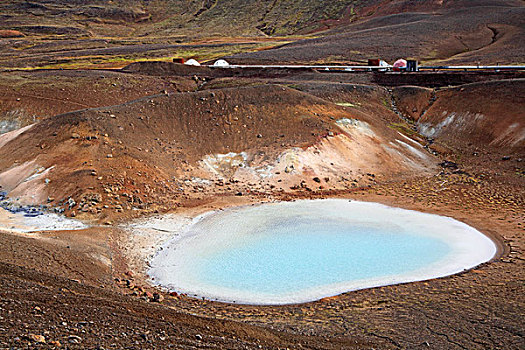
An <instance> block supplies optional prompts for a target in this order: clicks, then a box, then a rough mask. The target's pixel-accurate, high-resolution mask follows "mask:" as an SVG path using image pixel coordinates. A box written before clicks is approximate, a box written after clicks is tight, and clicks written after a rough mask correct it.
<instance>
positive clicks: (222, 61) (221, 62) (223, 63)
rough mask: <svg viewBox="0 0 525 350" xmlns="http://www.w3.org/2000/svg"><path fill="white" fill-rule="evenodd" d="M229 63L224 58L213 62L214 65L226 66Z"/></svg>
mask: <svg viewBox="0 0 525 350" xmlns="http://www.w3.org/2000/svg"><path fill="white" fill-rule="evenodd" d="M229 65H230V64H229V63H228V62H227V61H226V60H217V61H215V63H214V64H213V66H214V67H228V66H229Z"/></svg>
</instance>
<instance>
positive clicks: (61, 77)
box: [0, 70, 198, 134]
mask: <svg viewBox="0 0 525 350" xmlns="http://www.w3.org/2000/svg"><path fill="white" fill-rule="evenodd" d="M197 86H198V85H197V84H196V83H195V81H193V80H192V79H191V78H190V77H187V78H185V77H181V76H179V77H169V78H168V77H162V78H161V77H153V76H144V75H140V76H139V75H136V76H131V75H129V74H122V73H119V72H118V71H98V72H97V71H65V70H62V71H32V72H11V73H4V74H2V76H1V77H0V134H2V133H4V132H7V131H11V130H15V129H17V128H21V127H24V126H27V125H29V124H32V123H34V122H36V121H38V120H41V119H43V118H47V117H50V116H54V115H57V114H63V113H67V112H72V111H75V110H79V109H86V108H94V107H100V106H110V105H115V104H120V103H124V102H126V101H130V100H134V99H137V98H140V97H144V96H149V95H153V94H157V93H160V92H161V91H167V92H182V91H193V90H195V89H196V88H197Z"/></svg>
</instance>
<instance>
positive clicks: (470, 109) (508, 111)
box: [395, 79, 525, 154]
mask: <svg viewBox="0 0 525 350" xmlns="http://www.w3.org/2000/svg"><path fill="white" fill-rule="evenodd" d="M395 93H396V96H397V97H396V99H397V100H398V104H399V106H400V110H401V111H402V112H403V113H405V115H407V116H410V117H411V118H413V120H414V121H415V122H416V126H417V128H418V130H419V131H420V132H421V133H422V134H423V135H425V136H427V137H430V138H435V139H438V140H440V141H442V142H445V143H447V144H449V145H450V146H454V147H456V148H458V149H464V148H466V146H472V145H475V146H477V147H481V148H487V149H492V150H496V149H500V150H504V151H505V152H507V153H509V154H510V153H518V154H523V152H524V150H525V123H524V120H525V113H524V110H523V105H524V104H525V99H524V97H523V96H524V94H525V80H523V79H516V80H503V81H492V82H485V83H475V84H467V85H461V86H459V87H454V88H448V89H443V90H439V91H437V92H434V91H431V90H428V89H422V88H416V87H404V88H398V89H395ZM411 106H414V107H412V110H411Z"/></svg>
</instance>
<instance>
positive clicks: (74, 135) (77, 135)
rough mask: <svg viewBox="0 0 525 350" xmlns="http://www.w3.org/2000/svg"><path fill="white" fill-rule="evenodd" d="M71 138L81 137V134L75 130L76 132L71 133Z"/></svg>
mask: <svg viewBox="0 0 525 350" xmlns="http://www.w3.org/2000/svg"><path fill="white" fill-rule="evenodd" d="M71 138H72V139H79V138H80V135H79V134H77V133H76V132H74V133H72V134H71Z"/></svg>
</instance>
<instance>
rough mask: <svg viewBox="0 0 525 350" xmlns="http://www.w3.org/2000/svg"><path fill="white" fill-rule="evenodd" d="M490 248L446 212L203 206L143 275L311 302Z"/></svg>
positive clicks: (249, 298)
mask: <svg viewBox="0 0 525 350" xmlns="http://www.w3.org/2000/svg"><path fill="white" fill-rule="evenodd" d="M496 250H497V249H496V246H495V244H494V242H492V241H491V240H490V239H489V238H488V237H486V236H485V235H483V234H482V233H480V232H479V231H477V230H476V229H474V228H472V227H470V226H468V225H466V224H464V223H462V222H459V221H457V220H454V219H451V218H449V217H444V216H438V215H432V214H426V213H421V212H417V211H411V210H404V209H399V208H393V207H388V206H385V205H382V204H378V203H369V202H359V201H349V200H345V199H326V200H301V201H296V202H279V203H267V204H261V205H255V206H249V207H239V208H232V209H227V210H222V211H216V212H211V213H207V214H205V215H202V216H200V217H198V218H195V219H194V220H193V222H192V223H191V224H190V225H187V226H186V227H185V228H184V229H183V230H182V231H181V232H180V234H177V235H176V236H175V237H173V238H172V239H171V240H170V241H168V242H167V243H166V244H165V245H164V246H163V247H162V248H161V249H160V250H159V251H158V252H157V254H156V255H155V256H154V258H153V259H152V261H151V269H150V271H149V274H150V276H151V277H153V278H154V281H155V283H157V284H158V285H160V286H163V287H166V288H168V289H170V290H175V291H178V292H183V293H187V294H190V295H195V296H199V297H205V298H208V299H216V300H221V301H226V302H236V303H246V304H288V303H299V302H307V301H313V300H317V299H320V298H323V297H327V296H332V295H337V294H341V293H344V292H348V291H352V290H356V289H362V288H370V287H376V286H381V285H389V284H395V283H403V282H411V281H419V280H425V279H430V278H435V277H442V276H446V275H450V274H454V273H457V272H460V271H463V270H464V269H468V268H472V267H474V266H476V265H478V264H480V263H482V262H486V261H488V260H490V259H491V258H492V257H493V256H494V255H495V253H496Z"/></svg>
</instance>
